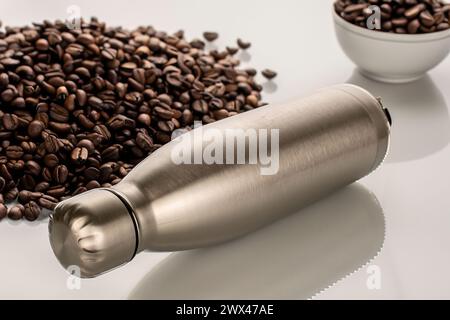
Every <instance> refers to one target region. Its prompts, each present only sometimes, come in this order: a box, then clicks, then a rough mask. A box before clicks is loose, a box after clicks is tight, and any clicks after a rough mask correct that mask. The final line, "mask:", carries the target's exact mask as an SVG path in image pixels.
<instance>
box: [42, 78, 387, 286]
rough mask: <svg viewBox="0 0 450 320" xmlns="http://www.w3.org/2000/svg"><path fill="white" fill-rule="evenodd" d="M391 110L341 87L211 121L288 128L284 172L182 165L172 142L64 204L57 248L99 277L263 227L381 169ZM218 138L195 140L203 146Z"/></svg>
mask: <svg viewBox="0 0 450 320" xmlns="http://www.w3.org/2000/svg"><path fill="white" fill-rule="evenodd" d="M386 114H387V112H386V111H385V110H384V109H383V108H382V106H381V105H380V103H379V101H378V100H377V99H376V98H374V97H373V96H372V95H370V94H369V93H368V92H367V91H365V90H363V89H361V88H359V87H356V86H352V85H339V86H334V87H330V88H326V89H323V90H321V91H319V92H317V93H316V94H314V95H312V96H310V97H307V98H304V99H302V100H298V101H294V102H291V103H288V104H285V105H280V106H266V107H261V108H259V109H256V110H254V111H251V112H248V113H243V114H239V115H237V116H235V117H232V118H228V119H225V120H222V121H219V122H216V123H213V124H211V125H208V126H207V127H205V128H209V129H216V131H217V132H222V133H224V132H226V131H229V130H230V129H239V128H246V129H247V128H248V129H279V163H278V171H277V172H276V174H273V175H262V174H261V172H262V171H261V167H262V165H259V164H256V165H251V164H248V165H223V164H212V165H206V164H205V165H189V164H180V165H176V164H175V163H174V162H173V151H174V149H175V148H179V146H180V142H179V141H172V142H171V143H169V144H167V145H165V146H164V147H162V148H160V149H158V150H157V151H156V152H154V153H153V154H152V155H151V156H149V157H148V158H147V159H146V160H144V161H143V162H142V163H141V164H140V165H139V166H137V167H136V168H135V169H134V170H133V171H132V172H130V173H129V174H128V176H127V177H126V178H125V179H124V180H123V181H122V182H121V183H119V184H118V185H116V186H114V187H113V188H112V189H100V190H99V189H97V190H92V191H89V192H86V193H84V194H82V195H79V196H76V197H73V198H71V199H69V200H66V201H63V202H61V203H60V204H59V205H58V206H57V207H56V209H55V213H54V215H53V216H52V218H51V220H50V224H49V231H50V240H51V244H52V248H53V251H54V252H55V254H56V256H57V257H58V259H59V261H60V262H61V263H62V264H63V265H64V266H70V265H78V266H79V267H80V270H81V275H82V276H84V277H91V276H95V275H98V274H100V273H102V272H105V271H108V270H110V269H111V268H114V267H116V266H118V265H121V264H123V263H126V262H128V261H130V260H131V259H132V258H133V256H134V255H135V254H136V253H137V252H140V251H142V250H146V249H149V250H155V251H174V250H184V249H190V248H196V247H201V246H206V245H211V244H215V243H219V242H223V241H226V240H229V239H232V238H235V237H238V236H240V235H243V234H245V233H248V232H250V231H253V230H255V229H257V228H259V227H262V226H264V225H266V224H268V223H270V222H272V221H274V220H275V219H278V218H281V217H283V216H284V215H286V214H288V213H290V212H293V211H295V210H298V209H299V205H301V206H303V205H306V204H308V203H310V202H312V201H314V200H317V199H318V198H320V197H322V196H324V195H326V194H328V193H330V192H332V191H333V190H335V189H337V188H339V187H341V186H344V185H347V184H349V183H351V182H353V181H355V180H357V179H359V178H361V177H363V176H364V175H366V174H368V173H369V172H371V171H372V170H373V169H374V168H376V167H377V166H378V165H379V164H380V162H381V161H382V160H383V158H384V156H385V154H386V151H387V146H388V138H389V124H388V117H386ZM197 132H198V129H196V130H193V131H191V132H190V133H187V134H189V135H192V136H194V135H196V133H197ZM186 141H187V140H186ZM260 142H261V141H260ZM271 142H273V141H271ZM208 143H209V141H206V140H203V141H201V143H193V144H192V145H191V146H190V147H189V148H191V149H190V150H191V151H192V153H193V154H196V152H197V151H198V149H199V148H200V149H202V150H203V149H204V147H205V146H206V145H208ZM246 145H249V140H246ZM260 146H261V145H259V147H260ZM271 151H273V150H271ZM247 152H250V150H247ZM293 200H295V201H293Z"/></svg>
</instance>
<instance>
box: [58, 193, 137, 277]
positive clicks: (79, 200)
mask: <svg viewBox="0 0 450 320" xmlns="http://www.w3.org/2000/svg"><path fill="white" fill-rule="evenodd" d="M136 230H137V229H136V227H135V223H134V220H133V218H132V212H130V210H129V209H128V208H127V206H126V205H125V203H124V202H123V201H122V200H121V199H120V198H119V197H118V196H117V195H116V194H115V193H113V192H112V191H109V190H108V189H95V190H91V191H88V192H85V193H83V194H80V195H78V196H75V197H72V198H70V199H68V200H65V201H62V202H61V203H59V204H58V205H57V206H56V208H55V211H54V213H53V214H52V215H51V217H50V222H49V237H50V243H51V246H52V249H53V252H54V253H55V255H56V257H57V259H58V260H59V262H60V263H61V264H62V265H63V266H64V267H65V268H66V269H68V268H69V267H71V268H79V269H78V270H79V272H80V276H81V277H82V278H91V277H95V276H97V275H99V274H101V273H104V272H106V271H109V270H111V269H113V268H115V267H118V266H120V265H122V264H124V263H127V262H129V261H130V260H131V259H132V258H133V257H134V255H135V253H136V250H137V239H138V235H137V231H136ZM72 270H73V269H72ZM75 270H77V269H75Z"/></svg>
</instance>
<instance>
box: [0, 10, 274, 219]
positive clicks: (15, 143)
mask: <svg viewBox="0 0 450 320" xmlns="http://www.w3.org/2000/svg"><path fill="white" fill-rule="evenodd" d="M218 36H219V35H218V34H217V33H215V32H205V33H204V38H205V39H206V41H214V40H216V39H217V38H218ZM249 47H250V43H249V42H245V41H243V40H241V39H239V40H238V41H237V42H236V47H227V49H226V50H224V51H218V50H212V51H208V50H206V49H205V42H204V41H203V40H201V39H194V40H192V41H188V40H186V39H185V37H184V34H183V32H182V31H179V32H176V33H175V34H168V33H166V32H163V31H158V30H155V29H154V28H153V27H150V26H148V27H139V28H137V29H135V30H132V31H128V30H125V29H123V28H121V27H108V26H106V25H105V23H103V22H100V21H98V19H96V18H92V19H91V20H90V21H83V22H82V24H81V28H78V29H71V28H70V26H68V25H66V24H65V23H64V22H63V21H56V22H50V21H44V22H43V23H35V24H33V25H32V26H26V27H20V28H12V27H5V29H4V30H3V31H0V220H1V219H2V218H5V217H6V216H7V217H9V218H11V219H14V220H19V219H22V218H26V219H27V220H35V219H37V218H38V217H39V215H40V213H41V209H42V208H47V209H50V210H51V209H53V208H54V207H55V205H56V204H57V203H58V202H59V201H61V200H63V199H65V198H67V197H70V196H74V195H77V194H80V193H82V192H85V191H87V190H90V189H93V188H98V187H110V186H112V185H115V184H117V183H118V182H119V181H120V180H121V179H122V178H123V177H125V176H126V175H127V173H128V172H129V171H130V170H131V169H132V168H133V167H134V166H135V165H136V164H137V163H139V162H140V161H141V160H143V159H144V158H145V157H146V156H148V155H149V154H151V153H152V152H153V151H155V150H156V149H158V148H159V147H160V146H161V145H163V144H165V143H167V142H169V141H170V140H171V134H172V132H173V131H174V130H175V129H178V128H188V129H189V128H191V126H192V124H193V122H194V121H195V120H198V121H202V122H203V123H205V124H207V123H211V122H214V121H217V120H221V119H224V118H227V117H230V116H233V115H236V114H238V113H241V112H245V111H248V110H252V109H254V108H258V107H260V106H261V105H262V104H263V103H262V102H261V91H262V86H261V85H259V84H258V83H256V82H255V80H254V76H255V75H256V70H254V69H244V70H243V69H239V68H238V66H239V60H238V59H237V58H236V57H234V55H235V54H236V53H237V52H238V51H239V50H240V49H246V48H249ZM264 73H265V76H266V77H267V78H273V77H274V76H275V75H276V73H275V72H273V71H270V70H269V71H267V70H266V71H265V72H264ZM15 199H17V201H18V204H17V205H9V207H8V208H7V207H6V205H5V203H7V202H11V201H13V200H15Z"/></svg>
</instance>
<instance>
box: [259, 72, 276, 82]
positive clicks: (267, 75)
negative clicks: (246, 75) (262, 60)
mask: <svg viewBox="0 0 450 320" xmlns="http://www.w3.org/2000/svg"><path fill="white" fill-rule="evenodd" d="M261 74H262V75H263V76H264V77H265V78H267V79H269V80H270V79H273V78H275V77H276V76H277V73H276V72H275V71H273V70H270V69H264V70H263V71H262V72H261Z"/></svg>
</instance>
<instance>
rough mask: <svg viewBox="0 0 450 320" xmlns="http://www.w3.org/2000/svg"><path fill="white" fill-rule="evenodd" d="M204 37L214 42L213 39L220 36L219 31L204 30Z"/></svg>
mask: <svg viewBox="0 0 450 320" xmlns="http://www.w3.org/2000/svg"><path fill="white" fill-rule="evenodd" d="M203 37H204V38H205V39H206V40H207V41H209V42H212V41H215V40H217V38H219V34H218V33H217V32H212V31H206V32H203Z"/></svg>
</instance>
